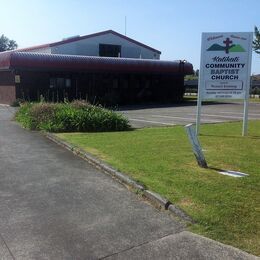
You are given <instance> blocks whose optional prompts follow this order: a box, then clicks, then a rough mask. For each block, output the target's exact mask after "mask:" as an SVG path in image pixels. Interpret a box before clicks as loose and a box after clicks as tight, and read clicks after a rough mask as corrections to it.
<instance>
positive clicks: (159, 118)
mask: <svg viewBox="0 0 260 260" xmlns="http://www.w3.org/2000/svg"><path fill="white" fill-rule="evenodd" d="M196 109H197V106H196V102H193V103H192V102H191V103H187V104H183V105H164V106H162V105H158V106H152V105H148V106H132V107H123V108H121V112H122V113H123V114H124V115H125V116H127V117H128V119H129V121H130V123H131V125H132V126H133V127H135V128H142V127H151V126H153V127H154V126H173V125H186V124H189V123H195V122H196ZM243 111H244V105H243V103H242V102H232V103H216V102H212V103H207V104H204V105H203V106H202V115H201V123H220V122H229V121H240V120H243ZM249 119H251V120H260V103H250V104H249Z"/></svg>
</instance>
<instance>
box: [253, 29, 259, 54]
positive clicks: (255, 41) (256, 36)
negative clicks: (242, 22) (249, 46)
mask: <svg viewBox="0 0 260 260" xmlns="http://www.w3.org/2000/svg"><path fill="white" fill-rule="evenodd" d="M253 49H254V51H255V52H256V53H257V54H260V31H259V29H258V28H257V27H256V26H255V38H254V40H253Z"/></svg>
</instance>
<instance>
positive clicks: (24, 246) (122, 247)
mask: <svg viewBox="0 0 260 260" xmlns="http://www.w3.org/2000/svg"><path fill="white" fill-rule="evenodd" d="M12 114H13V109H12V108H10V107H4V106H0V259H1V260H5V259H26V260H28V259H55V260H58V259H75V260H76V259H77V260H78V259H257V258H256V257H254V256H252V255H249V254H247V253H245V252H242V251H240V250H238V249H235V248H233V247H229V246H226V245H223V244H221V243H217V242H215V241H212V240H209V239H207V238H204V237H201V236H198V235H195V234H192V233H190V232H188V231H185V228H184V227H183V226H182V224H180V223H179V222H177V221H175V220H173V218H172V217H171V216H170V215H168V214H166V213H165V212H160V211H158V210H156V209H155V208H154V207H152V206H150V205H149V204H148V203H146V202H144V201H142V200H141V199H139V198H138V197H137V196H136V195H135V194H133V193H132V192H130V191H128V190H127V189H126V188H125V187H124V186H123V185H121V184H119V183H118V182H116V181H115V180H113V179H112V178H111V177H109V176H108V175H106V174H103V173H102V172H101V171H99V170H97V169H95V168H94V167H93V166H91V165H90V164H88V163H87V162H86V161H84V160H82V159H80V158H78V157H76V156H75V155H73V154H72V153H71V152H69V151H67V150H65V149H63V148H62V147H59V146H57V145H56V144H55V143H53V142H51V141H50V140H48V139H47V138H45V137H44V136H43V135H41V134H39V133H37V132H30V131H27V130H24V129H22V128H21V127H20V126H19V125H17V124H16V123H15V122H13V121H11V120H10V119H11V118H12Z"/></svg>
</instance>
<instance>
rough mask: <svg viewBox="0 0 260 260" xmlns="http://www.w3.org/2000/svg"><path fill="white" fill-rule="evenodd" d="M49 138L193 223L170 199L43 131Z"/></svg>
mask: <svg viewBox="0 0 260 260" xmlns="http://www.w3.org/2000/svg"><path fill="white" fill-rule="evenodd" d="M43 134H44V135H45V136H46V137H47V138H48V139H49V140H51V141H53V142H54V143H56V144H58V145H60V146H62V147H64V148H66V149H67V150H69V151H71V152H73V153H74V154H75V155H77V156H79V157H81V158H83V159H84V160H86V161H88V162H89V163H90V164H92V165H94V166H95V167H96V168H98V169H100V170H102V171H104V172H105V173H107V174H109V175H110V176H112V177H114V178H115V179H116V180H118V181H119V182H120V183H123V184H125V185H127V186H129V187H131V188H133V189H135V190H137V191H139V192H141V193H142V195H143V196H144V197H145V198H146V199H148V200H149V201H151V202H152V203H155V204H156V205H158V206H159V207H160V208H164V209H165V210H169V211H170V212H171V213H172V214H173V215H175V216H177V217H178V218H180V219H181V220H183V221H185V222H188V223H194V220H192V218H191V217H190V216H188V215H187V214H186V213H185V212H184V211H182V210H181V209H180V208H178V207H177V206H175V205H173V204H172V203H171V202H170V201H168V200H167V199H165V198H164V197H162V196H161V195H159V194H158V193H155V192H152V191H149V190H146V189H145V187H144V186H142V185H140V184H139V183H137V182H136V181H134V180H132V179H131V178H129V177H128V176H127V175H125V174H123V173H121V172H119V171H117V170H115V169H114V168H112V167H111V166H110V165H108V164H106V163H104V162H103V161H101V160H99V159H97V158H96V157H94V156H93V155H91V154H89V153H87V152H85V151H83V150H82V149H80V148H78V147H76V146H73V145H71V144H69V143H67V142H65V141H63V140H62V139H60V138H59V137H57V136H55V135H54V134H51V133H46V132H44V133H43Z"/></svg>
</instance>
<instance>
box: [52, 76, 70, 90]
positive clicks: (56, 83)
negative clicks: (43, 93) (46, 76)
mask: <svg viewBox="0 0 260 260" xmlns="http://www.w3.org/2000/svg"><path fill="white" fill-rule="evenodd" d="M70 87H71V79H70V78H60V77H59V78H50V88H70Z"/></svg>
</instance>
